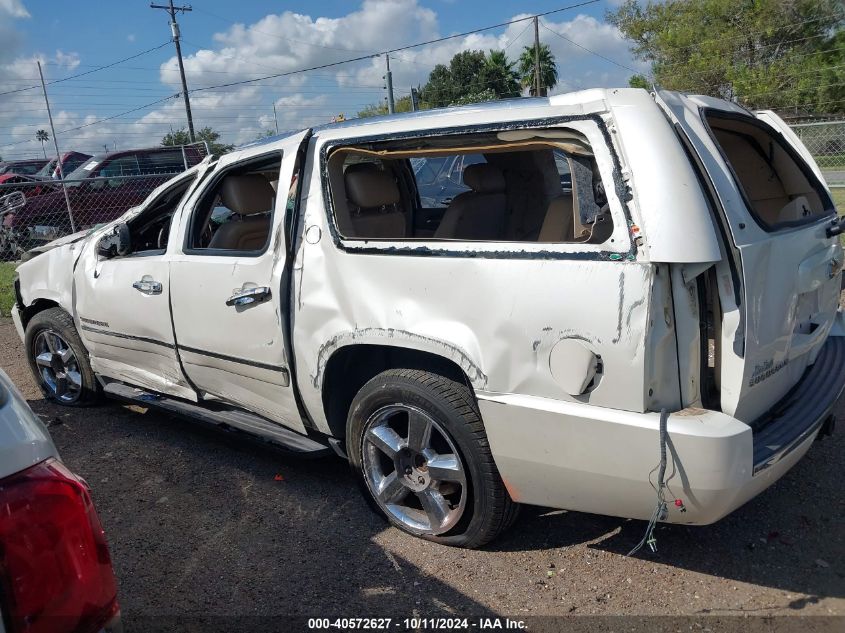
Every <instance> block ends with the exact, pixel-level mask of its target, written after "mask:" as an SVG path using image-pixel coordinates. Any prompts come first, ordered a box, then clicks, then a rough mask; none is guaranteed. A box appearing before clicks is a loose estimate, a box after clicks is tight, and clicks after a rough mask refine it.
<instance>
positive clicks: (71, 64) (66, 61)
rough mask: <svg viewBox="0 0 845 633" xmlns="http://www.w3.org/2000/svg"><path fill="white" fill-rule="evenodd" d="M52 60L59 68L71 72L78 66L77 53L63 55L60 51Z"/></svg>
mask: <svg viewBox="0 0 845 633" xmlns="http://www.w3.org/2000/svg"><path fill="white" fill-rule="evenodd" d="M53 59H54V60H55V62H56V65H57V66H59V68H66V69H67V70H73V69H74V68H76V67H77V66H79V53H63V52H62V51H60V50H57V51H56V55H55V56H54V58H53Z"/></svg>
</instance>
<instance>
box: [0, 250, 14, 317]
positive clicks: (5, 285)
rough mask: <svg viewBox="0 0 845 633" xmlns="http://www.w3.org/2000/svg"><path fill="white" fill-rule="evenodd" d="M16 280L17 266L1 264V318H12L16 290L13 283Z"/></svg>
mask: <svg viewBox="0 0 845 633" xmlns="http://www.w3.org/2000/svg"><path fill="white" fill-rule="evenodd" d="M14 279H15V264H10V263H7V262H0V316H4V317H7V316H11V314H12V305H13V304H14V303H15V290H14V288H13V287H12V283H13V282H14Z"/></svg>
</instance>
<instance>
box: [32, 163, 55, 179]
mask: <svg viewBox="0 0 845 633" xmlns="http://www.w3.org/2000/svg"><path fill="white" fill-rule="evenodd" d="M55 168H56V159H55V158H53V159H51V160H50V162H49V163H47V164H46V165H44V167H42V168H41V169H39V170H38V171H37V172H35V175H36V176H44V177H45V178H50V177H51V176H52V175H53V170H54V169H55Z"/></svg>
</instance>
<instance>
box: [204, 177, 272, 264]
mask: <svg viewBox="0 0 845 633" xmlns="http://www.w3.org/2000/svg"><path fill="white" fill-rule="evenodd" d="M275 195H276V192H275V191H273V186H272V185H271V184H270V183H269V182H268V181H267V179H266V178H265V177H264V176H261V175H260V174H244V175H242V176H226V177H225V178H224V179H223V184H222V185H221V187H220V199H221V202H222V203H223V206H225V207H226V208H227V209H229V210H230V211H233V212H235V213H237V214H238V215H239V216H241V217H240V219H234V220H230V221H228V222H226V223H225V224H221V225H220V226H219V227H218V228H217V230H216V231H215V232H214V235H213V236H212V237H211V241H210V242H209V243H208V248H219V249H225V250H235V251H257V250H260V249H261V248H262V247H263V246H264V245H265V244H266V243H267V238H268V237H269V235H270V227H271V225H272V213H271V211H272V210H273V200H274V198H275Z"/></svg>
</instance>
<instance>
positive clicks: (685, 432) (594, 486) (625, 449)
mask: <svg viewBox="0 0 845 633" xmlns="http://www.w3.org/2000/svg"><path fill="white" fill-rule="evenodd" d="M843 386H845V339H842V338H838V337H836V338H833V337H831V338H829V339H828V341H827V342H826V343H825V345H824V348H823V349H822V351H821V353H820V354H819V357H818V359H817V361H816V363H815V364H814V365H813V366H812V367H811V368H810V369H808V370H807V373H806V374H805V375H804V377H803V378H802V380H801V381H800V382H799V384H798V385H796V387H795V388H794V389H793V390H792V392H791V393H790V394H789V395H788V396H787V398H785V399H784V400H783V401H782V402H781V403H778V406H777V407H775V408H773V409H772V412H770V414H769V415H768V418H767V419H765V420H760V421H757V422H755V424H754V427H755V428H756V429H757V430H756V431H752V427H751V426H749V425H747V424H745V423H743V422H740V421H739V420H737V419H735V418H733V417H731V416H728V415H725V414H724V413H720V412H717V411H708V410H704V409H684V410H682V411H678V412H675V413H673V414H671V415H670V416H669V421H668V431H669V443H668V453H669V459H668V466H667V469H666V483H667V485H668V489H669V490H668V493H667V498H668V500H669V502H670V508H669V516H668V517H667V519H666V521H667V522H669V523H683V524H692V525H705V524H708V523H712V522H714V521H717V520H718V519H720V518H722V517H723V516H725V515H726V514H728V513H730V512H732V511H733V510H735V509H736V508H738V507H739V506H741V505H742V504H744V503H745V502H746V501H748V500H750V499H752V498H753V497H755V496H756V495H757V494H759V493H760V492H762V491H763V490H765V489H766V488H767V487H769V486H770V485H771V484H773V483H774V482H775V481H777V480H778V479H779V478H780V477H781V476H783V475H784V474H785V473H786V472H787V471H788V470H789V469H790V468H792V466H794V465H795V464H796V463H797V462H798V461H799V460H800V459H801V458H802V457H803V456H804V454H805V453H806V452H807V450H808V449H809V448H810V445H811V444H812V442H813V440H814V439H815V437H816V435H817V434H818V431H819V429H820V428H821V426H822V424H823V422H824V420H825V419H827V417H828V416H829V415H830V411H831V410H832V409H833V406H834V404H835V403H836V400H837V398H838V397H839V395H840V394H841V392H842V388H843ZM477 396H478V401H479V406H480V408H481V414H482V417H483V419H484V425H485V428H486V430H487V436H488V438H489V441H490V447H491V450H492V452H493V457H494V459H495V461H496V465H497V467H498V469H499V472H500V474H501V476H502V479H503V480H504V482H505V485H506V486H507V488H508V491H509V492H510V494H511V497H512V498H513V499H514V500H515V501H519V502H522V503H528V504H534V505H542V506H549V507H555V508H562V509H567V510H577V511H581V512H591V513H595V514H606V515H611V516H620V517H627V518H634V519H644V520H647V519H648V518H650V517H651V514H652V512H653V510H654V505H655V502H656V494H655V489H654V488H653V487H652V485H653V484H655V483H656V482H655V477H656V475H655V473H656V466H657V464H658V462H659V448H660V447H659V440H658V424H659V417H660V416H659V414H658V413H632V412H627V411H619V410H615V409H606V408H602V407H595V406H590V405H587V404H581V403H572V402H564V401H559V400H552V399H549V398H538V397H534V396H522V395H513V394H495V393H478V394H477ZM649 477H650V478H651V481H650V480H649ZM674 499H681V500H682V501H683V503H684V506H685V508H686V512H683V513H682V512H681V511H680V510H679V509H678V508H676V507H675V506H674V505H673V504H672V503H671V502H672V500H674Z"/></svg>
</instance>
